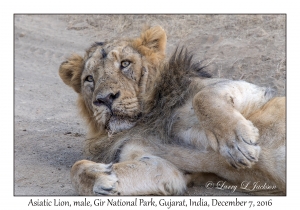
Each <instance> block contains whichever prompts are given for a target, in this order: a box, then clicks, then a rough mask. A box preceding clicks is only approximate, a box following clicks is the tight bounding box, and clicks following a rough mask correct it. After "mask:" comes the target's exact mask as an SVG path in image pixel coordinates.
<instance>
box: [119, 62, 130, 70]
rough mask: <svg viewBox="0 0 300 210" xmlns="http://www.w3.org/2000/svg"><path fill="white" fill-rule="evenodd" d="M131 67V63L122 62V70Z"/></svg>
mask: <svg viewBox="0 0 300 210" xmlns="http://www.w3.org/2000/svg"><path fill="white" fill-rule="evenodd" d="M129 65H130V61H122V62H121V68H126V67H127V66H129Z"/></svg>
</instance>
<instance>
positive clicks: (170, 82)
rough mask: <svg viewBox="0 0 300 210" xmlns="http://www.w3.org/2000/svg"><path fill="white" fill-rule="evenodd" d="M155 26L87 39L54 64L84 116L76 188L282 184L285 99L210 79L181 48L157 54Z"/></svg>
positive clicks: (105, 190)
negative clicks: (213, 178) (208, 181)
mask: <svg viewBox="0 0 300 210" xmlns="http://www.w3.org/2000/svg"><path fill="white" fill-rule="evenodd" d="M165 46H166V34H165V32H164V30H163V29H162V28H161V27H159V26H157V27H152V28H148V29H146V30H144V31H143V32H142V34H141V36H140V37H139V38H134V39H120V40H114V41H110V42H104V43H102V42H101V43H100V42H98V43H95V44H93V45H92V46H91V47H90V48H89V49H88V50H87V51H86V54H85V56H84V57H83V58H82V57H81V56H79V55H72V56H71V57H70V58H69V59H68V60H67V61H65V62H63V63H62V64H61V66H60V69H59V74H60V77H61V78H62V80H63V81H64V82H65V83H66V84H67V85H69V86H71V87H72V88H73V89H74V90H75V91H76V92H77V93H78V96H79V98H78V105H79V108H80V109H81V113H82V116H83V117H84V118H85V119H86V121H87V123H88V125H89V134H88V141H87V146H86V150H87V151H88V152H89V153H90V154H92V155H93V158H94V160H97V162H101V163H96V162H92V161H89V160H81V161H78V162H76V163H75V164H74V166H73V167H72V170H71V180H72V184H73V186H74V188H75V189H76V190H77V192H78V193H79V194H81V195H149V194H158V195H179V194H182V193H184V192H185V190H186V187H187V184H188V182H189V181H190V177H191V176H190V175H189V174H193V173H198V172H212V173H215V174H217V175H218V176H220V177H222V178H224V179H225V180H227V181H229V182H231V183H236V184H241V183H242V182H244V181H249V182H251V183H253V182H259V183H261V184H263V183H266V184H267V185H270V186H274V185H276V187H277V189H278V190H280V191H282V192H283V193H285V98H272V97H273V91H272V90H271V89H269V88H264V87H258V86H256V85H253V84H249V83H247V82H244V81H230V80H226V79H212V78H210V75H209V74H208V73H206V72H205V71H204V70H203V68H201V67H200V66H199V65H200V64H199V63H193V62H192V56H191V54H189V53H188V52H187V51H186V50H183V49H181V50H180V49H177V50H176V51H175V53H174V54H173V56H172V57H171V58H170V60H169V61H168V62H166V61H165V60H164V57H165Z"/></svg>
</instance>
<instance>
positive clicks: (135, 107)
mask: <svg viewBox="0 0 300 210" xmlns="http://www.w3.org/2000/svg"><path fill="white" fill-rule="evenodd" d="M165 46H166V34H165V32H164V30H163V29H162V28H161V27H152V28H148V29H146V30H144V31H143V32H142V34H141V36H140V37H139V38H136V39H123V40H116V41H110V42H97V43H95V44H93V45H92V46H91V47H90V48H89V49H88V50H87V51H86V54H85V56H84V57H83V58H82V57H81V56H79V55H72V56H71V57H70V58H69V59H67V61H65V62H63V63H62V64H61V66H60V68H59V75H60V77H61V78H62V80H63V81H64V82H65V83H66V84H67V85H69V86H71V87H73V89H74V90H75V91H76V92H77V93H79V99H78V103H79V106H80V108H81V110H82V114H83V115H84V117H85V118H86V119H87V121H88V123H89V124H90V127H91V132H93V133H97V132H103V131H104V130H107V131H108V132H109V133H118V132H120V131H122V130H125V129H129V128H131V127H133V126H134V125H135V123H136V120H137V119H138V118H139V116H140V115H141V113H142V112H143V110H144V107H143V100H145V98H146V96H145V93H146V92H147V90H149V88H150V87H151V85H152V82H153V81H154V80H155V78H156V77H157V76H158V74H159V71H157V69H158V66H160V65H161V63H163V60H164V56H165Z"/></svg>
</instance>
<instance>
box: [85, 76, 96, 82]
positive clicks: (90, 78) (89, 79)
mask: <svg viewBox="0 0 300 210" xmlns="http://www.w3.org/2000/svg"><path fill="white" fill-rule="evenodd" d="M85 81H87V82H94V79H93V76H92V75H88V76H87V77H86V78H85Z"/></svg>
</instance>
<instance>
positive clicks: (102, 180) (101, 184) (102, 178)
mask: <svg viewBox="0 0 300 210" xmlns="http://www.w3.org/2000/svg"><path fill="white" fill-rule="evenodd" d="M102 165H104V164H102ZM117 184H118V178H117V176H116V175H115V173H114V172H113V170H112V164H109V165H105V171H103V172H101V173H99V174H98V176H97V178H96V180H95V184H94V187H93V192H94V193H95V194H96V195H118V194H119V193H118V192H117V190H116V187H117Z"/></svg>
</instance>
